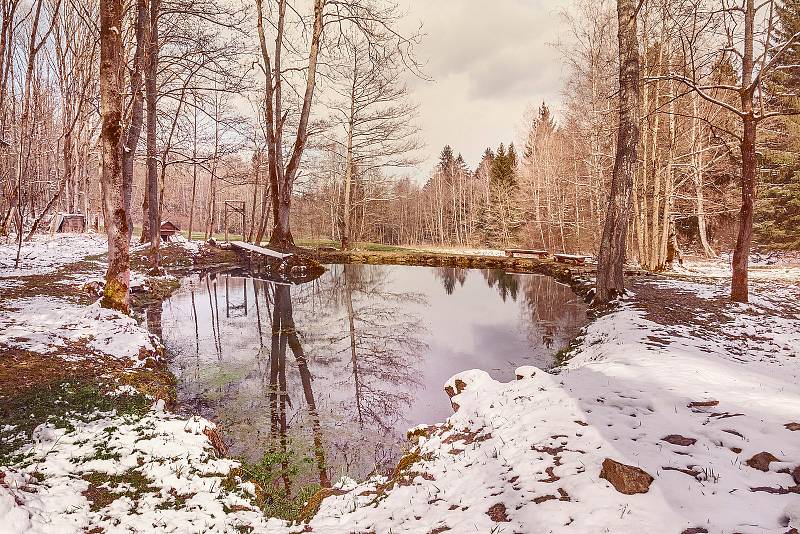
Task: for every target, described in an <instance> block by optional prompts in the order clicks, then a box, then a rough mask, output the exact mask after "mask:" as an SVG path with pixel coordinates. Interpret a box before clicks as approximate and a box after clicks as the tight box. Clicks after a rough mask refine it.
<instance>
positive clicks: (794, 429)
mask: <svg viewBox="0 0 800 534" xmlns="http://www.w3.org/2000/svg"><path fill="white" fill-rule="evenodd" d="M783 426H785V427H786V429H787V430H791V431H792V432H797V431H798V430H800V423H786V424H785V425H783Z"/></svg>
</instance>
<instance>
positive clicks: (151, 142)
mask: <svg viewBox="0 0 800 534" xmlns="http://www.w3.org/2000/svg"><path fill="white" fill-rule="evenodd" d="M159 4H160V2H159V0H150V28H149V30H150V31H149V32H148V39H147V53H146V54H145V70H144V86H145V99H146V101H147V188H146V190H147V191H146V195H145V198H147V214H146V215H147V222H148V226H149V230H150V235H149V236H148V237H149V241H150V263H151V268H152V271H153V273H157V272H158V256H159V251H158V248H159V245H160V243H161V221H160V219H161V208H160V205H161V203H160V197H159V189H158V152H157V147H156V126H157V116H156V113H157V110H156V102H157V100H158V86H157V80H156V76H157V74H158V12H159ZM164 163H166V162H164ZM162 165H163V163H162ZM142 237H143V238H144V232H143V233H142Z"/></svg>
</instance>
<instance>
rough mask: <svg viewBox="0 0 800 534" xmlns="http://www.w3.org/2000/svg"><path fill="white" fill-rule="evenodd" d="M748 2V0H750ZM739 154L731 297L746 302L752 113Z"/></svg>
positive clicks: (753, 146)
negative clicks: (739, 185)
mask: <svg viewBox="0 0 800 534" xmlns="http://www.w3.org/2000/svg"><path fill="white" fill-rule="evenodd" d="M750 1H752V0H750ZM741 153H742V207H741V209H740V211H739V234H738V236H737V237H736V248H735V249H734V250H733V282H732V284H731V299H732V300H734V301H736V302H747V301H748V299H749V295H748V279H747V278H748V277H747V266H748V260H749V256H750V242H751V241H752V239H753V202H754V200H755V194H756V167H757V162H756V122H755V120H753V117H752V115H748V116H745V117H744V135H743V137H742V143H741Z"/></svg>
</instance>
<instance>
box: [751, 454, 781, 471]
mask: <svg viewBox="0 0 800 534" xmlns="http://www.w3.org/2000/svg"><path fill="white" fill-rule="evenodd" d="M778 461H780V460H778V459H777V458H775V455H773V454H772V453H771V452H766V451H764V452H759V453H758V454H756V455H755V456H753V457H752V458H750V459H749V460H747V461H746V462H745V463H746V464H747V465H749V466H750V467H752V468H753V469H758V470H759V471H764V472H765V473H766V472H767V471H769V464H771V463H772V462H778Z"/></svg>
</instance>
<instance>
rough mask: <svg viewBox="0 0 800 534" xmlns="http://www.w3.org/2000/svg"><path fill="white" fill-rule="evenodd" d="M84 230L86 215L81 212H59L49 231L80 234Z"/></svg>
mask: <svg viewBox="0 0 800 534" xmlns="http://www.w3.org/2000/svg"><path fill="white" fill-rule="evenodd" d="M85 231H86V216H85V215H84V214H83V213H59V214H58V215H56V216H55V217H54V218H53V224H52V226H51V227H50V233H59V234H80V233H83V232H85Z"/></svg>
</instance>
